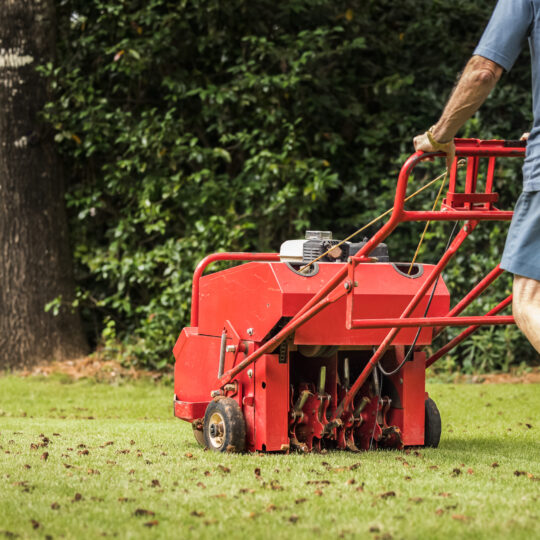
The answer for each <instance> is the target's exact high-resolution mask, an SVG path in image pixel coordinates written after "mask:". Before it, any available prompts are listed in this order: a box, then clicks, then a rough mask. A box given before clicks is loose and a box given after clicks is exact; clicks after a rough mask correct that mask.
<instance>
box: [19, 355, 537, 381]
mask: <svg viewBox="0 0 540 540" xmlns="http://www.w3.org/2000/svg"><path fill="white" fill-rule="evenodd" d="M172 372H173V367H172V366H167V368H165V369H164V370H162V371H149V370H146V369H140V368H137V367H135V366H123V365H122V364H121V363H120V362H118V361H116V360H105V359H103V358H100V357H99V356H98V355H96V354H94V355H91V356H86V357H84V358H77V359H75V360H65V361H62V362H59V361H54V362H47V363H45V362H43V363H39V364H37V365H36V366H34V367H33V368H30V369H27V370H24V371H21V372H19V373H18V375H21V376H23V377H31V376H36V375H38V376H39V375H41V376H45V377H47V376H50V375H57V374H59V375H65V376H68V377H70V378H72V379H74V380H78V379H83V378H91V379H95V380H98V381H103V382H107V381H117V380H119V379H141V378H150V379H154V380H158V379H161V378H162V377H170V376H171V375H172ZM428 377H429V371H428ZM454 382H456V383H469V384H504V383H514V384H516V383H521V384H535V383H536V384H538V383H540V367H534V368H530V369H528V370H519V371H511V372H510V373H488V374H477V375H460V374H456V377H455V378H454Z"/></svg>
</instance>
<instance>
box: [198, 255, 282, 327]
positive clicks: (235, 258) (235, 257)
mask: <svg viewBox="0 0 540 540" xmlns="http://www.w3.org/2000/svg"><path fill="white" fill-rule="evenodd" d="M217 261H250V262H254V261H265V262H276V261H279V253H212V254H211V255H208V256H207V257H205V258H204V259H203V260H202V261H201V262H200V263H199V264H198V265H197V268H195V272H194V273H193V285H192V288H191V326H199V282H200V279H201V277H202V275H203V272H204V271H205V270H206V268H207V267H208V266H209V265H211V264H212V263H214V262H217Z"/></svg>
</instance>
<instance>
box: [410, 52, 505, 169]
mask: <svg viewBox="0 0 540 540" xmlns="http://www.w3.org/2000/svg"><path fill="white" fill-rule="evenodd" d="M502 72H503V68H502V67H501V66H499V64H496V63H495V62H492V61H491V60H488V59H487V58H484V57H482V56H473V57H472V58H471V59H470V60H469V62H468V63H467V66H466V67H465V69H464V71H463V73H462V74H461V77H460V79H459V81H458V83H457V85H456V87H455V88H454V91H453V92H452V95H451V96H450V99H449V100H448V103H447V104H446V107H445V108H444V111H443V113H442V116H441V118H440V119H439V121H438V122H437V123H436V124H435V125H434V126H433V128H431V134H432V136H433V139H435V141H437V142H439V143H451V144H449V146H448V151H447V162H448V164H451V163H452V161H453V159H454V153H455V146H454V144H453V142H452V141H453V139H454V136H455V134H456V133H457V132H458V130H459V129H460V128H461V127H462V126H463V124H465V122H466V121H467V120H468V119H469V118H470V117H471V116H472V115H473V114H474V113H475V112H476V111H477V110H478V109H479V108H480V106H481V105H482V103H484V101H485V100H486V98H487V97H488V96H489V94H490V92H491V91H492V90H493V88H494V87H495V85H496V84H497V82H498V81H499V79H500V78H501V75H502ZM414 148H415V149H416V150H422V151H424V152H434V151H435V148H434V147H433V145H432V144H431V142H430V140H429V138H428V135H427V134H426V133H424V134H423V135H418V136H417V137H415V138H414Z"/></svg>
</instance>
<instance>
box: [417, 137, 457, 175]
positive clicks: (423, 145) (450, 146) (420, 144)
mask: <svg viewBox="0 0 540 540" xmlns="http://www.w3.org/2000/svg"><path fill="white" fill-rule="evenodd" d="M413 142H414V149H415V150H416V151H418V150H421V151H422V152H443V151H444V152H445V153H446V167H447V168H448V170H450V167H451V166H452V163H453V162H454V158H455V157H456V145H455V144H454V141H450V142H448V143H446V144H445V146H446V148H445V149H444V150H443V149H442V148H441V149H440V150H437V149H436V148H434V147H433V145H432V144H431V142H430V140H429V137H428V136H427V132H426V133H423V134H422V135H417V136H416V137H415V138H414V141H413ZM430 161H433V159H431V160H430Z"/></svg>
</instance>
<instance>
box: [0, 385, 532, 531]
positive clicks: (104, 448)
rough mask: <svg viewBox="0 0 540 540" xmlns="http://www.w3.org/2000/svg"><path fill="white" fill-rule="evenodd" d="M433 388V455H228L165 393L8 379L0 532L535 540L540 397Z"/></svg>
mask: <svg viewBox="0 0 540 540" xmlns="http://www.w3.org/2000/svg"><path fill="white" fill-rule="evenodd" d="M429 391H430V395H431V396H432V397H433V398H434V399H435V401H436V402H437V403H438V405H439V408H440V410H441V415H442V418H443V436H442V439H441V444H440V447H439V449H436V450H424V449H422V450H420V451H414V450H412V451H404V452H397V451H380V452H369V453H361V454H353V453H350V452H331V453H328V454H322V455H321V454H319V455H316V454H311V455H300V454H292V455H230V454H227V455H221V454H215V453H211V452H205V451H203V450H202V449H201V448H200V447H198V446H197V444H196V442H195V440H194V438H193V436H192V434H191V427H190V425H189V424H187V423H184V422H181V421H180V420H177V419H174V418H173V416H172V388H170V387H168V386H165V385H162V384H154V383H152V382H149V381H141V382H135V383H125V384H121V385H117V386H114V385H107V384H95V383H92V382H89V381H86V382H85V381H81V382H77V383H67V382H66V381H62V380H60V379H58V378H56V379H55V378H53V379H52V380H51V379H49V380H45V379H40V378H26V379H19V378H16V377H13V376H8V377H0V396H1V398H0V450H1V453H0V478H1V484H0V485H1V489H0V537H2V535H4V536H6V537H9V538H13V537H15V536H18V537H21V538H32V537H39V538H45V537H47V536H50V537H52V538H97V537H101V536H116V537H119V538H140V537H146V536H147V537H153V538H154V537H155V538H159V537H163V538H212V539H216V538H249V539H250V540H252V539H256V538H283V537H288V538H294V539H295V540H296V539H299V538H316V537H321V536H322V537H340V538H347V537H357V538H373V539H375V538H379V539H383V538H384V539H390V538H463V537H470V538H475V539H476V538H490V539H491V538H501V537H510V536H511V537H512V539H514V538H528V539H529V538H535V537H536V538H538V537H540V500H539V499H540V429H539V425H540V424H539V420H540V419H539V414H538V413H539V412H540V386H539V385H492V386H480V385H443V384H432V385H431V386H430V387H429Z"/></svg>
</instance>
